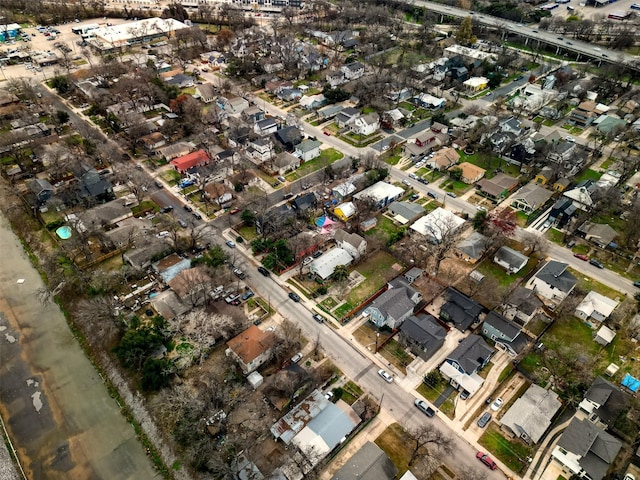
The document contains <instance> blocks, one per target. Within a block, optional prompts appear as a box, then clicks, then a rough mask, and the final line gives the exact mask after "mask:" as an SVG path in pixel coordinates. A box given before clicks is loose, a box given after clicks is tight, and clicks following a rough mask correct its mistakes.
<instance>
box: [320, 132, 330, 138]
mask: <svg viewBox="0 0 640 480" xmlns="http://www.w3.org/2000/svg"><path fill="white" fill-rule="evenodd" d="M322 133H324V134H325V135H326V136H327V137H330V136H331V134H330V133H329V132H327V131H325V132H322Z"/></svg>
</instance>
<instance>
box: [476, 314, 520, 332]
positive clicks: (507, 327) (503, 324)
mask: <svg viewBox="0 0 640 480" xmlns="http://www.w3.org/2000/svg"><path fill="white" fill-rule="evenodd" d="M484 323H486V324H487V325H491V326H492V327H493V328H495V329H496V330H498V331H500V332H502V333H503V334H504V335H506V336H507V337H508V338H511V339H514V338H516V337H517V336H518V334H519V333H520V331H521V328H520V327H519V326H518V325H516V324H515V323H513V322H511V321H509V320H507V319H506V318H504V317H503V316H502V315H500V314H499V313H497V312H493V311H492V312H489V313H488V315H487V317H486V318H485V319H484Z"/></svg>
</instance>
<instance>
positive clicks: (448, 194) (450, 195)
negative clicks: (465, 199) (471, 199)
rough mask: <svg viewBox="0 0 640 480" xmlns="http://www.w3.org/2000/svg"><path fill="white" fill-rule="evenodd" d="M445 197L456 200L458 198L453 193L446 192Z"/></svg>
mask: <svg viewBox="0 0 640 480" xmlns="http://www.w3.org/2000/svg"><path fill="white" fill-rule="evenodd" d="M447 196H448V197H451V198H458V196H457V195H456V194H455V193H453V192H447Z"/></svg>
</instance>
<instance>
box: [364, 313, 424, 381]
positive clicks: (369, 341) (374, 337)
mask: <svg viewBox="0 0 640 480" xmlns="http://www.w3.org/2000/svg"><path fill="white" fill-rule="evenodd" d="M353 336H354V337H355V338H356V340H358V342H360V344H361V345H362V346H364V347H365V348H367V349H368V350H370V351H374V350H375V348H376V346H377V347H378V353H380V355H382V356H383V357H384V358H385V359H386V360H387V361H388V362H390V363H391V364H392V365H393V366H394V367H396V368H397V369H398V370H400V371H401V372H402V373H403V374H406V373H407V365H409V364H410V363H411V362H412V361H413V356H411V355H410V354H409V353H407V352H406V350H405V349H404V348H403V347H402V345H400V344H399V343H398V342H397V341H396V340H395V339H391V340H389V337H391V332H389V331H385V330H378V329H376V328H375V326H373V325H372V324H371V323H369V322H366V323H364V324H363V325H361V326H360V327H359V328H358V329H357V330H356V331H355V332H353ZM387 340H389V341H388V342H387ZM385 342H387V343H386V344H385V345H384V346H382V344H383V343H385Z"/></svg>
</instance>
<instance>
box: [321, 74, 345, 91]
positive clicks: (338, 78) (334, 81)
mask: <svg viewBox="0 0 640 480" xmlns="http://www.w3.org/2000/svg"><path fill="white" fill-rule="evenodd" d="M325 78H326V80H327V83H328V84H329V86H330V87H331V88H336V87H337V86H339V85H342V84H343V83H345V82H346V81H347V79H346V78H345V76H344V72H342V71H338V72H329V73H327V76H326V77H325Z"/></svg>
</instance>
